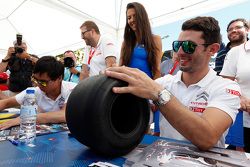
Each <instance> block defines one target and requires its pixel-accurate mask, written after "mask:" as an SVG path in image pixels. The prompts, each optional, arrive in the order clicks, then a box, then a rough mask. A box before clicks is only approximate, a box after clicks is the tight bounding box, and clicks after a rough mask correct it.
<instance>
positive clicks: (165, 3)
mask: <svg viewBox="0 0 250 167" xmlns="http://www.w3.org/2000/svg"><path fill="white" fill-rule="evenodd" d="M243 1H245V0H224V1H221V0H189V1H187V0H175V1H174V3H173V2H171V1H169V0H138V2H140V3H141V4H143V5H144V6H145V8H146V10H147V12H148V15H149V18H150V21H151V25H152V27H156V26H160V25H164V24H167V23H170V22H174V21H177V20H180V19H185V18H187V17H191V16H196V15H200V14H202V13H207V12H209V11H213V10H218V9H221V8H225V7H228V6H230V5H234V4H237V3H241V2H243ZM129 2H132V1H131V0H91V1H87V0H10V1H6V0H0V27H1V30H0V37H1V38H0V58H3V57H4V56H5V54H6V52H7V49H8V47H9V46H12V42H13V41H14V40H15V35H16V33H21V34H23V38H24V39H25V40H26V43H27V44H28V50H29V53H33V54H36V55H38V56H43V55H56V54H61V53H63V52H64V51H65V50H67V49H71V50H75V49H78V48H81V47H83V46H84V45H85V44H84V42H83V41H82V39H81V38H80V30H79V27H80V25H81V24H82V23H83V22H84V21H85V20H93V21H95V22H96V23H97V24H98V26H99V28H100V30H101V33H102V34H109V35H111V36H113V38H115V39H117V40H118V42H120V41H121V39H122V34H123V28H124V25H125V21H126V20H125V10H126V5H127V4H128V3H129Z"/></svg>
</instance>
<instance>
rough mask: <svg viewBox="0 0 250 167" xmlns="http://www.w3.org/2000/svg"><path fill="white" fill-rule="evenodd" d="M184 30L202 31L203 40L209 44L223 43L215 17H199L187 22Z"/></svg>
mask: <svg viewBox="0 0 250 167" xmlns="http://www.w3.org/2000/svg"><path fill="white" fill-rule="evenodd" d="M182 30H183V31H185V30H194V31H202V32H203V35H202V38H203V39H204V40H205V43H207V44H213V43H219V44H220V43H221V34H220V26H219V23H218V21H217V20H216V19H215V18H213V17H209V16H208V17H206V16H203V17H201V16H199V17H195V18H192V19H190V20H187V21H185V22H184V23H183V24H182Z"/></svg>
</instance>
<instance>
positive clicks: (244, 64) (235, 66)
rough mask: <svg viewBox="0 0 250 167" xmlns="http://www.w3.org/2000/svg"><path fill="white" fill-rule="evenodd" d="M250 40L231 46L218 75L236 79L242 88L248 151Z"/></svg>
mask: <svg viewBox="0 0 250 167" xmlns="http://www.w3.org/2000/svg"><path fill="white" fill-rule="evenodd" d="M249 64H250V41H247V42H245V43H244V44H242V45H239V46H236V47H234V48H232V49H231V50H230V51H229V52H228V53H227V56H226V58H225V63H224V66H223V68H222V71H221V73H220V75H222V76H223V77H226V78H229V79H231V80H236V81H237V82H238V83H239V85H240V88H241V90H242V96H241V97H240V99H241V110H243V111H244V112H243V126H244V145H245V147H244V150H245V151H246V152H248V153H250V77H249V74H250V68H249Z"/></svg>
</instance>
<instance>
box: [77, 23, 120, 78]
mask: <svg viewBox="0 0 250 167" xmlns="http://www.w3.org/2000/svg"><path fill="white" fill-rule="evenodd" d="M80 29H81V36H82V39H83V40H84V41H85V43H86V45H87V47H86V49H85V54H84V60H83V65H82V72H81V75H80V79H83V78H86V77H88V76H93V75H98V74H99V73H100V72H101V71H103V70H104V69H106V68H107V67H111V66H112V65H114V64H116V61H117V50H116V46H115V44H114V42H113V41H112V40H110V39H109V38H108V37H106V36H102V35H101V34H100V31H99V28H98V26H97V25H96V24H95V23H94V22H93V21H85V22H84V23H83V24H82V25H81V27H80Z"/></svg>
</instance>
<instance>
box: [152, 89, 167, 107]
mask: <svg viewBox="0 0 250 167" xmlns="http://www.w3.org/2000/svg"><path fill="white" fill-rule="evenodd" d="M170 99H171V93H170V92H169V91H168V90H167V89H163V90H162V91H161V92H160V93H159V94H158V99H157V100H156V101H153V103H154V104H155V105H156V106H162V105H164V104H167V103H168V102H169V101H170Z"/></svg>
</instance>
